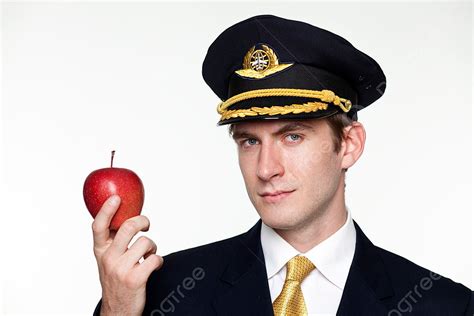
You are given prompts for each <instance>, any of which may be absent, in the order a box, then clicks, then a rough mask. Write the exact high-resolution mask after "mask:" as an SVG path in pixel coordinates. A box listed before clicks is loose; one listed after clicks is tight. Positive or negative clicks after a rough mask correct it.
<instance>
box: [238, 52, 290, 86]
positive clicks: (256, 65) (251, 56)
mask: <svg viewBox="0 0 474 316" xmlns="http://www.w3.org/2000/svg"><path fill="white" fill-rule="evenodd" d="M258 46H259V48H257V49H255V47H256V46H253V47H252V48H250V49H249V51H248V52H247V54H246V55H245V57H244V62H243V64H242V66H243V69H240V70H237V71H236V73H237V74H238V75H240V76H241V77H245V78H254V79H261V78H265V77H266V76H269V75H271V74H274V73H277V72H279V71H282V70H283V69H286V68H288V67H290V66H291V65H293V63H291V64H279V62H278V57H277V55H276V54H275V52H274V51H273V50H272V49H271V48H270V47H269V46H268V45H265V44H261V45H258Z"/></svg>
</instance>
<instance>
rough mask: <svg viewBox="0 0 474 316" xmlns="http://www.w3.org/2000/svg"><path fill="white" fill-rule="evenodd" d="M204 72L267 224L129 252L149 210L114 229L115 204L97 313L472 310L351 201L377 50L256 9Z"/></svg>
mask: <svg viewBox="0 0 474 316" xmlns="http://www.w3.org/2000/svg"><path fill="white" fill-rule="evenodd" d="M203 76H204V79H205V81H206V82H207V83H208V85H209V86H210V87H211V88H212V90H213V91H214V92H215V93H216V94H217V95H218V96H219V97H220V99H221V100H223V102H222V103H221V104H220V105H219V106H218V109H217V110H218V113H219V114H220V115H221V118H220V121H219V123H218V124H219V125H226V124H228V125H229V126H230V128H229V132H230V133H231V135H232V137H233V138H234V140H235V142H236V144H237V148H238V155H239V165H240V169H241V171H242V175H243V177H244V181H245V185H246V189H247V192H248V195H249V198H250V200H251V202H252V204H253V205H254V206H255V209H256V210H257V212H258V214H259V216H260V218H261V220H259V221H258V222H257V223H256V224H255V226H254V227H252V228H251V229H250V230H249V231H247V232H246V233H243V234H241V235H239V236H236V237H233V238H229V239H226V240H223V241H219V242H215V243H212V244H208V245H204V246H200V247H196V248H192V249H187V250H183V251H179V252H175V253H172V254H169V255H167V256H165V257H164V258H161V257H160V256H158V255H156V245H155V244H154V242H153V241H151V240H150V239H147V238H146V237H140V238H139V239H137V241H135V243H133V244H132V245H131V246H130V248H128V244H129V243H130V241H131V240H132V238H133V236H135V235H136V234H137V233H138V232H139V231H146V230H147V229H148V227H149V221H148V219H147V218H146V217H144V216H137V217H134V218H132V219H130V220H128V221H127V222H125V223H124V224H123V225H122V227H121V228H120V229H119V230H118V232H117V233H114V232H110V231H109V229H108V227H109V223H110V220H111V218H112V216H113V214H114V212H115V210H116V209H117V207H118V205H119V199H118V198H117V197H115V198H111V199H109V200H108V201H107V202H106V203H105V204H104V206H103V208H102V210H101V211H100V212H99V214H98V215H97V217H96V219H95V221H94V223H93V231H94V253H95V256H96V259H97V263H98V266H99V274H100V280H101V285H102V300H101V302H100V303H99V305H98V306H97V308H96V311H95V314H97V315H99V314H102V315H140V314H145V315H168V314H169V315H273V314H275V315H307V314H309V315H336V314H337V315H404V314H407V313H410V314H412V315H472V314H473V300H472V292H471V291H470V290H469V289H468V288H466V287H465V286H463V285H461V284H459V283H455V282H454V281H451V280H449V279H447V278H444V277H442V276H440V275H438V274H435V273H433V272H431V271H428V270H426V269H424V268H422V267H420V266H417V265H416V264H414V263H412V262H410V261H408V260H406V259H404V258H402V257H400V256H397V255H395V254H393V253H390V252H388V251H386V250H383V249H381V248H379V247H376V246H374V245H373V244H372V243H371V242H370V241H369V239H368V238H367V237H366V236H365V235H364V233H363V232H362V230H361V229H360V227H359V226H358V225H357V224H356V223H355V222H354V221H353V220H352V218H351V214H350V211H349V210H348V209H347V208H346V206H345V198H344V188H345V173H346V172H347V170H348V169H349V168H350V167H351V166H353V165H354V164H355V163H356V162H357V160H358V159H359V157H360V156H361V154H362V152H363V149H364V144H365V130H364V127H363V125H362V124H361V123H360V122H358V121H357V111H359V110H361V109H363V108H364V107H366V106H368V105H370V104H371V103H373V102H374V101H376V100H377V99H378V98H379V97H380V96H381V95H382V94H383V92H384V90H385V75H384V73H383V72H382V70H381V68H380V67H379V65H378V64H377V63H376V62H375V61H374V60H373V59H372V58H370V57H369V56H367V55H366V54H364V53H362V52H360V51H358V50H357V49H356V48H354V47H353V46H352V45H351V44H350V43H349V42H347V41H346V40H345V39H343V38H341V37H339V36H337V35H335V34H332V33H330V32H328V31H325V30H322V29H319V28H317V27H314V26H311V25H309V24H306V23H302V22H298V21H291V20H286V19H282V18H279V17H275V16H268V15H267V16H257V17H253V18H250V19H247V20H245V21H242V22H240V23H238V24H236V25H233V26H232V27H230V28H228V29H227V30H225V31H224V32H223V33H222V34H221V35H220V36H219V37H218V38H217V39H216V40H215V41H214V42H213V43H212V45H211V46H210V48H209V50H208V53H207V56H206V58H205V60H204V63H203ZM142 257H143V260H141V258H142Z"/></svg>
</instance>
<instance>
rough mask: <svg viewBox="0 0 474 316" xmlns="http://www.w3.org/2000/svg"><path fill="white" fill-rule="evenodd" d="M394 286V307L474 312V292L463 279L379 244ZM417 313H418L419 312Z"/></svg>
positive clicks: (437, 312)
mask: <svg viewBox="0 0 474 316" xmlns="http://www.w3.org/2000/svg"><path fill="white" fill-rule="evenodd" d="M375 248H376V251H377V253H378V254H379V255H380V258H381V259H382V261H383V262H384V265H385V267H386V271H387V274H388V277H389V279H390V280H391V283H392V287H393V290H394V294H395V296H394V299H393V300H392V302H391V304H390V305H392V306H394V309H392V311H393V315H398V314H397V313H395V311H394V310H396V311H398V312H401V313H404V312H411V311H414V312H415V311H418V312H423V311H427V310H429V311H433V313H435V314H434V315H473V313H474V311H473V310H472V308H473V306H472V304H473V292H472V291H471V290H470V289H469V288H467V287H466V286H464V285H463V284H461V283H458V282H455V281H453V280H451V279H449V278H447V277H444V276H442V275H440V274H438V273H435V272H433V271H430V270H428V269H426V268H424V267H422V266H419V265H418V264H416V263H414V262H412V261H410V260H408V259H406V258H404V257H402V256H400V255H397V254H395V253H392V252H390V251H387V250H385V249H382V248H380V247H377V246H375ZM415 314H416V313H415Z"/></svg>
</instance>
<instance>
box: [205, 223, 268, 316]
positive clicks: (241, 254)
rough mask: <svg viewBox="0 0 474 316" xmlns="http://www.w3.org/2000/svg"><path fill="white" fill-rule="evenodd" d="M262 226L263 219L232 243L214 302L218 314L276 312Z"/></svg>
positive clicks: (263, 313)
mask: <svg viewBox="0 0 474 316" xmlns="http://www.w3.org/2000/svg"><path fill="white" fill-rule="evenodd" d="M260 229H261V220H259V221H258V222H257V224H255V225H254V226H253V227H252V228H251V229H250V230H249V231H248V232H247V233H245V234H243V235H242V236H241V238H237V240H236V242H235V244H234V245H233V247H234V249H233V256H232V258H230V262H229V265H228V266H227V268H226V269H225V271H224V273H223V274H222V276H221V282H222V284H221V287H220V288H219V289H218V294H217V295H216V299H215V300H214V302H213V305H214V309H215V310H216V312H217V314H218V315H269V316H270V315H273V308H272V302H271V298H270V290H269V288H268V279H267V272H266V268H265V260H264V257H263V251H262V245H261V242H260Z"/></svg>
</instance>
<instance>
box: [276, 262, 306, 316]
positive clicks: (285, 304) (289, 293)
mask: <svg viewBox="0 0 474 316" xmlns="http://www.w3.org/2000/svg"><path fill="white" fill-rule="evenodd" d="M314 268H315V266H314V264H313V263H312V262H311V261H310V260H309V259H308V258H306V257H304V256H296V257H293V258H292V259H291V260H290V261H288V263H287V264H286V279H285V284H283V289H282V290H281V293H280V295H278V297H277V298H276V300H275V301H274V302H273V312H274V313H275V316H288V315H298V316H299V315H308V311H307V310H306V305H305V303H304V298H303V292H302V291H301V282H303V280H304V278H306V276H307V275H308V274H309V273H310V272H311V271H312V270H313V269H314Z"/></svg>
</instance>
